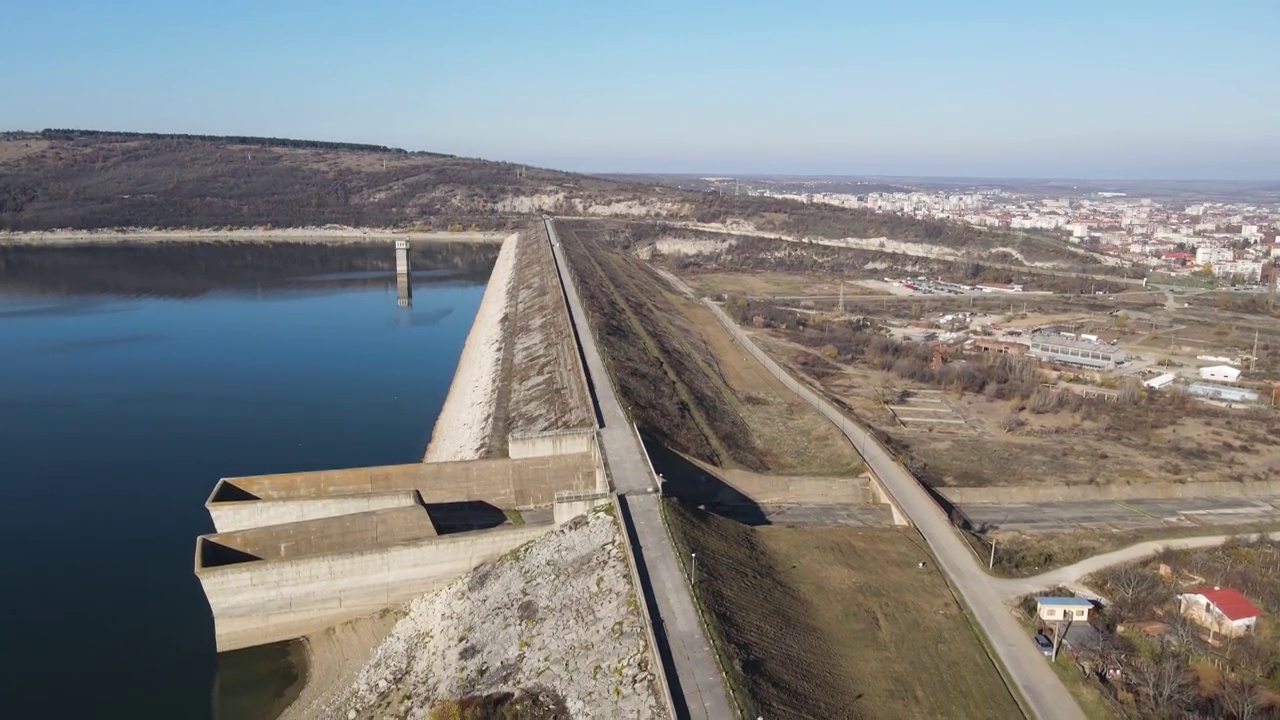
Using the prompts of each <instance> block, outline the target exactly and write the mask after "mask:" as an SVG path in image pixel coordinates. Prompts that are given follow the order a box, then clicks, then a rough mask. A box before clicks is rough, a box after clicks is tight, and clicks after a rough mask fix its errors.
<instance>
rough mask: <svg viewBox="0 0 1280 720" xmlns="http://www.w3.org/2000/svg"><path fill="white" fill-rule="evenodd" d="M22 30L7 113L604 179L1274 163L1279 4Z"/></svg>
mask: <svg viewBox="0 0 1280 720" xmlns="http://www.w3.org/2000/svg"><path fill="white" fill-rule="evenodd" d="M5 20H6V28H7V32H6V35H5V39H6V42H5V43H3V44H0V63H3V64H4V66H6V67H11V68H21V71H19V72H14V73H11V75H12V77H11V78H9V80H8V82H7V83H6V86H5V101H6V102H5V103H3V104H0V127H59V126H61V127H115V128H121V129H133V128H139V129H140V128H143V127H148V128H156V127H158V128H182V129H185V130H187V131H188V132H191V133H195V134H206V133H207V134H219V135H264V136H279V137H317V138H319V137H334V138H351V139H353V140H355V141H360V142H378V143H379V144H386V145H394V146H398V147H404V148H423V149H426V150H429V151H431V152H439V153H445V154H450V155H459V156H463V157H474V158H501V159H504V160H506V161H509V162H516V163H523V164H527V165H535V166H540V167H554V168H566V169H570V170H573V171H576V172H583V173H591V174H602V173H701V172H706V169H707V168H715V172H717V173H721V174H731V175H732V174H745V173H748V172H750V173H752V174H771V173H780V172H785V173H787V174H795V175H833V174H859V175H881V176H902V177H979V178H989V177H994V178H1088V177H1093V178H1145V179H1153V180H1168V179H1185V178H1199V179H1203V180H1241V181H1264V182H1272V181H1273V180H1274V179H1275V178H1276V175H1277V172H1280V95H1277V94H1276V93H1274V92H1270V91H1269V90H1270V89H1272V88H1274V87H1275V78H1274V68H1275V64H1276V62H1275V38H1274V31H1275V29H1276V28H1277V27H1280V4H1278V3H1275V2H1273V1H1264V0H1238V2H1235V3H1231V4H1230V5H1226V6H1222V7H1214V8H1213V9H1212V10H1210V11H1206V10H1205V8H1204V5H1203V3H1195V2H1191V1H1190V0H1159V1H1157V0H1129V1H1128V2H1125V3H1122V4H1119V5H1117V4H1116V3H1114V2H1104V1H1103V0H1077V2H1074V3H1072V4H1071V6H1070V8H1069V9H1067V8H1065V6H1057V5H1052V4H1050V5H1044V4H1036V3H1030V4H1029V3H1015V2H1012V1H1011V0H992V1H991V2H986V3H979V4H977V5H974V4H956V3H949V2H942V0H916V2H912V3H898V4H886V3H878V2H870V1H869V0H839V1H837V0H802V2H798V3H790V4H781V5H780V4H777V3H740V2H732V3H731V2H728V0H699V1H698V2H686V1H681V2H677V1H676V0H652V2H650V3H645V4H643V5H634V6H633V5H629V4H625V3H623V4H618V3H613V4H610V3H604V4H601V3H596V2H588V1H587V0H563V2H558V3H551V4H545V3H543V4H526V3H511V4H506V3H504V4H497V3H418V2H411V1H410V0H379V2H375V3H362V4H359V5H354V4H350V3H337V2H326V0H318V1H317V0H312V1H311V2H305V3H304V2H301V0H279V2H274V3H270V4H265V5H264V4H262V3H253V2H248V0H228V1H227V2H225V3H219V4H216V5H207V4H192V3H172V2H163V1H162V0H136V1H135V2H129V3H83V2H71V1H70V0H48V1H47V2H43V3H26V4H23V5H21V6H20V7H15V8H14V9H13V11H11V12H9V13H7V14H6V18H5ZM121 38H126V39H127V41H125V42H122V41H121ZM50 48H56V52H53V51H51V50H50Z"/></svg>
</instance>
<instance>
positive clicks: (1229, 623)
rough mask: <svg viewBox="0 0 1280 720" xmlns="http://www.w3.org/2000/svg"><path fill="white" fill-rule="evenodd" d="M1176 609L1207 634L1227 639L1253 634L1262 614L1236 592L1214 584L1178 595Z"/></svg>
mask: <svg viewBox="0 0 1280 720" xmlns="http://www.w3.org/2000/svg"><path fill="white" fill-rule="evenodd" d="M1178 608H1179V611H1180V612H1181V613H1182V614H1183V615H1185V616H1187V617H1189V618H1191V619H1192V620H1194V621H1196V622H1197V623H1199V624H1200V625H1202V626H1204V627H1206V628H1208V629H1209V630H1210V632H1217V633H1221V634H1223V635H1230V636H1231V637H1239V636H1241V635H1244V634H1245V633H1250V632H1253V630H1254V628H1255V627H1256V626H1257V622H1258V616H1259V615H1261V614H1262V611H1261V610H1259V609H1258V608H1257V607H1256V606H1255V605H1254V604H1253V603H1251V602H1249V601H1248V599H1246V598H1245V596H1244V595H1241V594H1240V591H1239V590H1236V589H1234V588H1224V587H1219V586H1217V585H1214V586H1213V587H1202V588H1196V589H1194V590H1191V591H1189V592H1185V593H1182V594H1181V595H1179V596H1178Z"/></svg>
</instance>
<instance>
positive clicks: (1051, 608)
mask: <svg viewBox="0 0 1280 720" xmlns="http://www.w3.org/2000/svg"><path fill="white" fill-rule="evenodd" d="M1092 609H1093V601H1092V600H1089V599H1087V598H1080V597H1055V596H1043V597H1037V598H1036V614H1037V615H1039V616H1040V619H1041V620H1046V621H1048V622H1059V621H1062V620H1069V621H1074V622H1086V621H1088V620H1089V611H1090V610H1092Z"/></svg>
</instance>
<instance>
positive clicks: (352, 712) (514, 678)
mask: <svg viewBox="0 0 1280 720" xmlns="http://www.w3.org/2000/svg"><path fill="white" fill-rule="evenodd" d="M619 532H620V531H619V528H618V524H617V521H616V520H615V519H614V517H613V515H612V514H611V513H608V512H603V511H597V512H594V513H592V514H590V515H587V516H585V517H580V518H578V519H576V520H574V521H572V522H570V523H568V524H566V525H565V526H564V527H562V528H560V529H558V530H556V531H555V532H553V533H551V534H549V535H547V536H545V537H542V538H539V539H538V540H536V541H534V542H532V543H530V544H529V545H526V546H524V547H523V548H520V549H519V550H516V551H515V552H513V553H512V554H511V555H510V556H508V557H505V558H502V559H500V560H498V561H496V562H493V563H490V564H487V565H482V566H480V567H478V568H476V570H475V571H473V572H472V573H471V574H469V575H467V576H465V577H463V578H460V579H459V580H458V581H457V582H455V583H454V584H452V585H450V586H449V587H447V588H444V589H443V590H440V591H438V592H436V593H432V594H430V595H424V596H422V597H420V598H418V599H416V600H414V601H413V602H412V603H410V605H409V612H408V615H407V616H406V617H405V618H403V619H402V620H400V621H399V622H398V623H397V624H396V626H395V628H394V629H392V631H391V633H390V635H388V636H387V638H386V639H385V640H384V641H383V642H382V644H381V645H380V646H379V647H378V648H377V649H376V650H375V651H374V653H373V655H372V657H371V658H370V659H369V661H368V662H367V663H365V665H364V667H363V668H362V669H361V671H360V674H359V677H358V679H357V680H356V682H355V684H354V686H353V687H351V688H349V689H348V690H347V692H345V693H343V694H342V695H341V696H340V697H336V698H334V699H333V700H332V702H330V703H329V704H328V714H329V715H330V716H331V717H337V718H349V719H354V718H384V717H396V718H421V719H425V718H428V717H429V713H430V711H431V709H432V708H434V707H438V706H440V705H442V704H447V703H450V702H454V701H458V700H463V699H466V698H476V697H479V696H492V695H494V694H497V693H514V694H517V695H519V694H526V695H527V694H529V693H536V694H539V695H541V696H543V697H550V698H554V699H555V700H556V701H557V703H556V704H559V705H560V706H561V707H562V708H564V709H565V710H567V712H568V716H569V717H572V718H660V717H663V716H664V711H663V710H662V707H661V704H660V702H659V699H658V693H657V689H656V679H655V677H654V676H653V673H652V669H651V668H650V667H649V653H648V647H647V641H646V639H645V632H644V625H643V619H642V617H641V614H640V610H639V606H638V603H637V600H636V595H635V590H634V588H633V587H632V585H631V578H630V574H629V570H628V567H627V559H626V556H625V548H624V546H623V544H622V538H621V536H620V534H619Z"/></svg>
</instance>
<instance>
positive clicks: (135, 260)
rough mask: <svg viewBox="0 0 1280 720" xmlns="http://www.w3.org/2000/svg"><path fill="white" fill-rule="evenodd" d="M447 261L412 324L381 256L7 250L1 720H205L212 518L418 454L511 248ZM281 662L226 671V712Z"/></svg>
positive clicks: (270, 677)
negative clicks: (198, 572) (266, 496)
mask: <svg viewBox="0 0 1280 720" xmlns="http://www.w3.org/2000/svg"><path fill="white" fill-rule="evenodd" d="M435 252H436V253H437V254H436V255H433V256H431V257H427V258H421V257H417V258H415V260H416V264H415V268H421V269H428V268H427V265H428V264H430V263H432V262H433V261H434V262H435V264H437V265H439V266H440V267H438V268H436V269H435V270H434V271H431V272H423V273H421V274H419V275H415V282H414V287H413V300H412V307H411V308H401V307H397V302H396V300H397V290H396V284H395V280H394V277H393V276H392V275H391V273H390V271H389V270H388V268H390V267H391V264H390V263H391V259H392V258H391V250H390V249H389V248H388V247H386V246H380V247H378V248H373V249H370V248H352V249H333V248H327V249H299V248H288V249H284V250H282V251H280V252H276V251H275V250H274V249H271V248H262V247H254V248H249V249H245V248H233V247H220V248H219V247H214V248H198V249H192V248H183V249H173V250H163V249H161V250H157V249H143V250H138V249H121V250H117V251H114V252H113V251H104V250H102V249H95V250H92V251H79V250H74V249H68V250H60V251H57V253H43V252H37V253H31V252H22V251H15V250H12V249H9V250H4V249H0V461H2V463H3V464H2V465H0V487H2V488H3V501H2V502H0V547H3V552H0V577H2V578H4V580H3V588H4V590H3V593H0V597H2V598H3V599H2V600H0V638H3V644H4V649H5V655H6V656H7V658H8V662H6V663H5V665H6V669H5V670H4V672H3V678H2V679H0V697H2V698H3V704H4V707H5V715H7V716H9V717H92V718H143V717H153V718H197V719H199V718H208V717H210V716H211V713H212V710H211V708H212V705H213V702H212V695H213V687H214V677H215V673H216V670H217V667H218V657H217V656H216V655H215V652H214V646H213V625H212V621H211V619H210V616H209V608H208V605H207V604H206V603H205V600H204V595H203V594H202V593H201V591H200V587H199V583H198V582H197V581H196V579H195V577H194V576H193V575H192V553H193V549H194V539H195V536H196V535H198V534H201V533H206V532H211V531H212V529H213V528H212V524H211V523H210V521H209V517H208V515H207V513H206V512H205V510H204V508H203V502H204V500H205V498H206V497H207V496H208V494H209V492H210V490H211V489H212V487H213V484H214V482H215V481H216V480H217V479H218V478H220V477H227V476H236V475H251V474H260V473H272V472H286V471H293V470H311V469H321V468H329V467H343V466H353V465H372V464H384V463H399V462H412V461H415V460H418V459H420V458H421V456H422V452H423V449H424V447H425V445H426V442H427V440H428V438H429V437H430V434H431V428H432V424H433V422H434V420H435V418H436V415H437V413H438V412H439V409H440V405H441V403H442V402H443V401H444V396H445V393H446V391H447V390H448V385H449V381H450V379H451V377H452V374H453V370H454V367H455V365H456V363H457V358H458V355H459V353H460V352H461V349H462V343H463V340H464V339H465V336H466V333H467V331H468V329H469V327H470V323H471V321H472V319H473V317H474V315H475V311H476V307H477V306H478V304H479V302H480V297H481V294H482V293H483V290H484V287H483V282H484V278H485V277H486V276H487V273H488V271H489V268H490V267H491V266H492V260H493V256H494V255H495V254H496V249H492V250H488V249H486V250H480V251H477V250H475V249H459V250H458V251H457V252H456V253H452V252H451V253H444V254H439V253H441V252H443V251H435ZM166 253H167V254H166ZM286 655H287V653H286V652H285V651H284V650H281V649H276V650H270V651H266V652H264V653H259V654H258V655H257V656H256V657H252V658H249V659H247V660H246V659H244V658H241V659H240V660H239V661H238V662H233V663H231V664H230V665H227V664H226V663H225V658H226V656H223V657H224V667H223V671H222V679H221V682H219V683H218V684H219V686H220V687H221V689H222V692H223V693H227V692H230V693H231V694H232V696H231V697H222V698H220V699H219V704H220V705H221V706H222V707H223V708H231V707H235V708H240V710H238V711H237V713H236V714H237V715H238V714H240V713H241V712H244V713H248V710H247V709H246V708H247V707H253V706H255V705H256V704H259V703H261V702H262V701H263V700H260V699H259V698H257V697H256V696H255V695H254V694H255V693H257V694H261V695H264V696H266V697H265V698H263V699H269V696H270V695H271V694H276V693H279V692H280V688H281V687H282V686H283V685H284V684H287V680H288V675H289V673H290V672H292V668H291V665H290V663H289V662H288V661H287V657H286ZM255 668H264V669H269V670H270V672H266V671H265V670H264V671H258V670H256V669H255ZM236 693H240V694H241V695H242V696H240V697H236V696H235V694H236Z"/></svg>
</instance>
